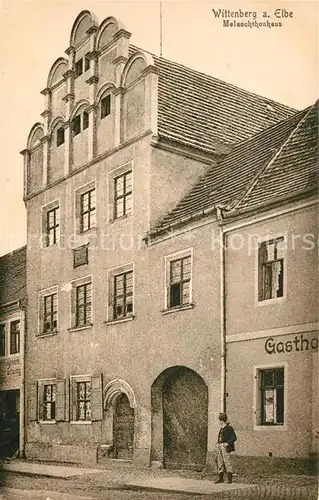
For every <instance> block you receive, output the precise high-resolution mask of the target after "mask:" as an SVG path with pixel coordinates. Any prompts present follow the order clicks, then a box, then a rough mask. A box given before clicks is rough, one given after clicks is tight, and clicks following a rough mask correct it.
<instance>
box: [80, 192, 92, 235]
mask: <svg viewBox="0 0 319 500" xmlns="http://www.w3.org/2000/svg"><path fill="white" fill-rule="evenodd" d="M80 205H81V207H80V232H81V233H83V232H84V231H88V230H89V229H92V228H93V227H95V225H96V207H95V189H91V190H90V191H87V192H86V193H83V194H81V196H80Z"/></svg>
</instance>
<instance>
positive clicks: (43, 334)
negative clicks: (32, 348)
mask: <svg viewBox="0 0 319 500" xmlns="http://www.w3.org/2000/svg"><path fill="white" fill-rule="evenodd" d="M57 333H58V330H52V332H48V333H39V334H38V335H36V337H37V338H40V339H42V338H45V337H54V335H57Z"/></svg>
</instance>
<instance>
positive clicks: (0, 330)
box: [0, 324, 6, 356]
mask: <svg viewBox="0 0 319 500" xmlns="http://www.w3.org/2000/svg"><path fill="white" fill-rule="evenodd" d="M5 354H6V328H5V325H4V324H2V325H0V356H5Z"/></svg>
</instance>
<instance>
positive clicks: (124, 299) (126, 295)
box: [113, 269, 134, 321]
mask: <svg viewBox="0 0 319 500" xmlns="http://www.w3.org/2000/svg"><path fill="white" fill-rule="evenodd" d="M128 275H131V276H130V278H131V280H132V284H131V292H127V286H128V285H127V281H128V280H127V278H128ZM122 277H123V293H122V294H118V293H117V280H118V279H119V278H122ZM113 280H114V281H113V290H114V297H113V320H114V321H116V320H120V319H125V318H129V317H131V316H133V314H134V311H133V301H134V271H133V269H132V270H129V271H124V272H121V273H119V274H114V276H113ZM129 299H131V301H130V302H128V300H129ZM118 301H121V307H122V309H123V314H117V307H118ZM128 304H131V307H132V310H131V311H130V312H127V306H128Z"/></svg>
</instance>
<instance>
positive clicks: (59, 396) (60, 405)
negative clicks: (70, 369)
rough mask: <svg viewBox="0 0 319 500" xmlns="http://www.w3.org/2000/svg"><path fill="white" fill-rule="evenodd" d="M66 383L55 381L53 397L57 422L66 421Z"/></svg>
mask: <svg viewBox="0 0 319 500" xmlns="http://www.w3.org/2000/svg"><path fill="white" fill-rule="evenodd" d="M65 410H66V381H65V380H57V381H56V397H55V420H56V421H57V422H60V421H65V420H66V411H65Z"/></svg>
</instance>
